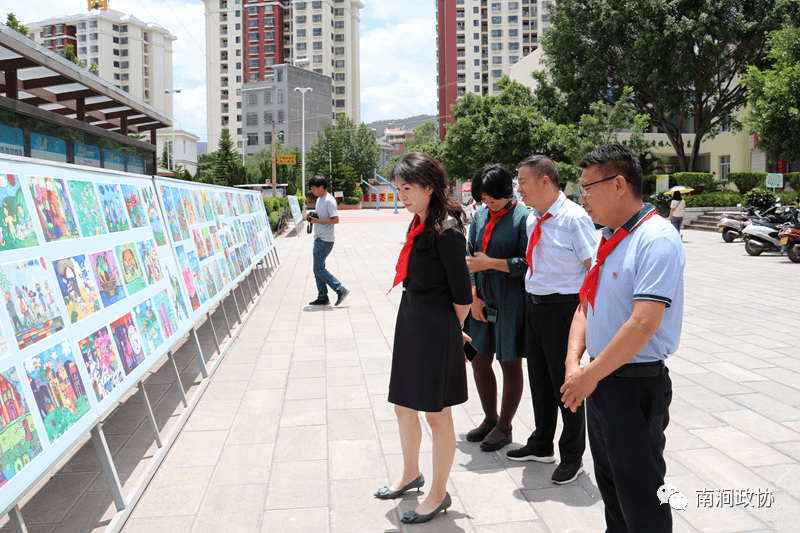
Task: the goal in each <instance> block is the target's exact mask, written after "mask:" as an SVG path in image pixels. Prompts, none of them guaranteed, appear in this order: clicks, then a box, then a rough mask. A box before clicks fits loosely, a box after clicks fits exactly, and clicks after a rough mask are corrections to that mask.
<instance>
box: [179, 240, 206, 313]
mask: <svg viewBox="0 0 800 533" xmlns="http://www.w3.org/2000/svg"><path fill="white" fill-rule="evenodd" d="M175 254H176V255H177V256H178V265H179V268H180V272H181V275H182V276H183V282H184V284H185V285H186V291H187V292H188V295H189V303H190V304H191V305H192V310H194V311H197V309H198V308H199V307H200V295H199V294H197V287H195V286H194V275H193V274H192V267H191V265H189V258H188V256H187V255H186V251H185V250H184V249H183V245H182V244H180V245H178V246H176V247H175Z"/></svg>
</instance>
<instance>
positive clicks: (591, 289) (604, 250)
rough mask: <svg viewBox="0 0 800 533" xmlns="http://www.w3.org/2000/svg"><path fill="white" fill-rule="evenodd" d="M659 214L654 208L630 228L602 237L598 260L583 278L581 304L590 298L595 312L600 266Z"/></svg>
mask: <svg viewBox="0 0 800 533" xmlns="http://www.w3.org/2000/svg"><path fill="white" fill-rule="evenodd" d="M657 214H658V211H656V210H655V209H653V210H652V211H650V212H649V213H647V214H646V215H645V216H644V217H643V218H642V220H640V221H639V222H638V223H637V224H636V225H635V226H634V227H633V228H631V229H630V230H626V229H622V228H620V229H619V231H617V232H616V233H615V234H614V235H612V236H611V238H610V239H608V240H606V238H605V237H603V238H602V239H600V247H599V248H598V249H597V262H596V263H595V264H594V266H593V267H592V269H591V270H590V271H589V274H587V275H586V279H585V280H583V285H582V286H581V292H580V298H581V304H582V303H583V301H584V300H585V299H587V298H588V299H589V304H591V306H592V314H594V298H595V296H597V282H598V281H599V280H600V267H601V266H603V263H605V261H606V258H607V257H608V256H609V255H611V252H613V251H614V248H616V247H617V245H618V244H619V243H620V241H622V239H624V238H625V237H627V236H628V235H630V234H631V233H633V232H634V231H636V228H638V227H639V226H641V225H642V224H643V223H644V222H645V221H646V220H647V219H649V218H651V217H653V216H655V215H657Z"/></svg>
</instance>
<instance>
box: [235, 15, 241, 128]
mask: <svg viewBox="0 0 800 533" xmlns="http://www.w3.org/2000/svg"><path fill="white" fill-rule="evenodd" d="M241 16H242V12H241V11H240V10H238V9H237V10H236V18H239V17H241ZM239 122H241V120H240V121H239Z"/></svg>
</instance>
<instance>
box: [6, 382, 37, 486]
mask: <svg viewBox="0 0 800 533" xmlns="http://www.w3.org/2000/svg"><path fill="white" fill-rule="evenodd" d="M0 417H2V420H1V421H0V487H2V486H3V485H5V484H6V483H8V480H10V479H11V478H12V477H14V476H15V475H16V474H18V473H19V472H20V471H21V470H22V469H23V468H25V467H26V466H28V463H30V462H31V461H32V460H33V458H34V457H36V456H37V455H39V454H40V453H42V442H41V440H40V439H39V433H38V432H37V431H36V424H34V422H33V416H32V415H31V412H30V409H28V403H27V402H26V401H25V393H24V392H23V391H22V383H21V382H20V380H19V374H18V373H17V367H15V366H12V367H11V368H8V369H6V370H4V371H2V372H0Z"/></svg>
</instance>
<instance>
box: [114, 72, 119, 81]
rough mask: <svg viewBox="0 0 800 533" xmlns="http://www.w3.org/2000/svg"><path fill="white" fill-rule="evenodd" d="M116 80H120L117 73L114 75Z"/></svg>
mask: <svg viewBox="0 0 800 533" xmlns="http://www.w3.org/2000/svg"><path fill="white" fill-rule="evenodd" d="M114 79H115V80H119V74H117V73H116V72H115V73H114Z"/></svg>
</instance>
